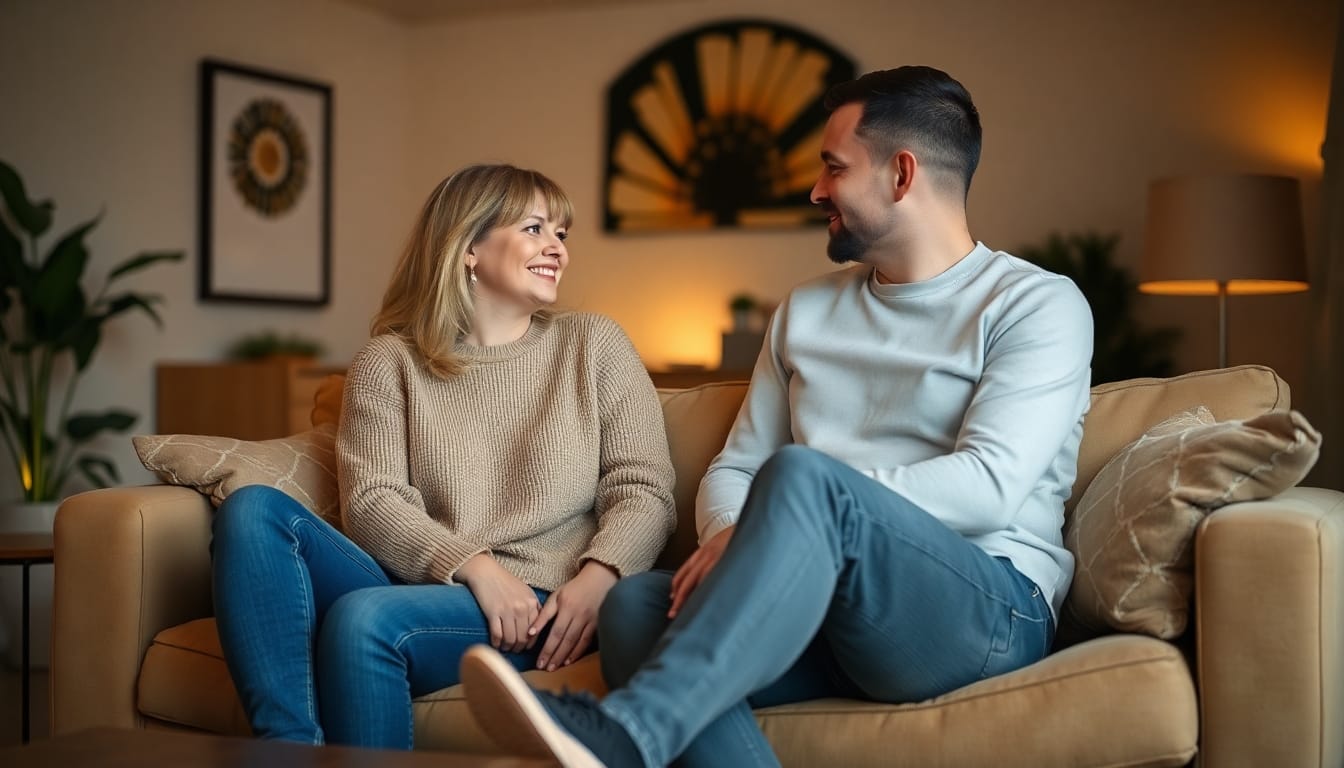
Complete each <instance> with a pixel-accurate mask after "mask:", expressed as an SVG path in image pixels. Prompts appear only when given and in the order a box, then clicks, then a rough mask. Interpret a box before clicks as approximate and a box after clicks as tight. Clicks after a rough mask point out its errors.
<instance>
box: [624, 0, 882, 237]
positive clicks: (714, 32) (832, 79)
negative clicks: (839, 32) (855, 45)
mask: <svg viewBox="0 0 1344 768" xmlns="http://www.w3.org/2000/svg"><path fill="white" fill-rule="evenodd" d="M854 72H855V68H854V63H853V61H852V60H851V59H850V58H849V57H848V56H846V55H844V54H843V53H841V52H840V51H838V50H837V49H835V48H834V47H832V46H831V45H829V44H827V43H826V42H824V41H822V40H820V39H818V38H817V37H815V36H813V35H811V34H809V33H807V32H804V31H802V30H799V29H797V28H794V27H789V26H785V25H782V24H779V23H777V22H771V21H761V20H740V21H730V22H720V23H715V24H710V25H707V26H703V27H699V28H696V29H693V30H689V31H687V32H683V33H681V34H679V35H677V36H675V37H673V38H671V39H669V40H667V41H665V42H663V43H662V44H660V45H658V46H657V47H656V48H654V50H652V51H650V52H649V53H648V54H646V55H645V56H644V57H642V58H641V59H639V60H638V61H637V62H635V63H634V64H633V65H632V66H630V67H629V68H628V69H627V70H626V71H625V72H623V73H622V74H621V75H620V76H619V77H618V78H617V79H616V81H615V82H614V83H613V84H612V86H611V88H610V90H609V91H608V125H607V156H606V176H605V179H606V183H605V189H604V202H605V206H604V208H605V216H604V227H605V228H606V229H607V230H608V231H613V232H641V231H657V230H685V229H708V228H713V227H794V226H801V225H805V224H812V223H820V222H822V221H824V218H823V217H822V216H821V215H820V213H819V211H817V210H816V209H815V206H813V205H811V203H810V201H809V200H808V193H809V191H810V190H811V188H812V184H813V182H814V181H815V180H816V175H817V170H818V168H819V160H818V154H819V152H820V148H821V132H822V128H823V127H824V126H825V123H826V111H825V108H824V107H823V105H822V98H823V96H824V95H825V93H826V89H827V88H829V87H830V86H831V85H833V84H835V83H838V82H842V81H844V80H849V79H852V78H853V77H854Z"/></svg>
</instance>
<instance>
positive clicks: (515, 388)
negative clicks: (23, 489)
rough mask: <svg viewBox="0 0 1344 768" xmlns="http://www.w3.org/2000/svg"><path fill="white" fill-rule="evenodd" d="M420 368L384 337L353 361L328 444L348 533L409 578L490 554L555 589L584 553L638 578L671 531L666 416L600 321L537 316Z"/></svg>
mask: <svg viewBox="0 0 1344 768" xmlns="http://www.w3.org/2000/svg"><path fill="white" fill-rule="evenodd" d="M457 351H458V353H459V354H461V355H463V357H464V358H465V359H467V360H468V361H469V363H468V366H467V368H466V370H465V371H464V372H463V373H461V374H459V375H457V376H453V377H451V378H449V379H441V378H437V377H435V376H433V375H432V374H430V373H429V372H428V371H427V370H426V369H425V368H424V366H423V365H422V364H421V362H420V358H419V355H418V354H417V353H416V352H415V351H414V350H413V349H412V348H411V347H410V346H408V345H407V344H406V343H404V342H403V341H401V340H400V339H398V338H397V337H395V336H391V335H383V336H377V337H375V338H373V339H372V340H370V341H369V343H368V344H367V345H365V347H364V349H363V350H361V351H360V352H359V354H358V355H357V356H356V357H355V359H354V361H353V362H352V363H351V364H350V369H349V371H348V373H347V378H346V384H345V396H344V404H343V411H342V417H341V426H340V432H339V435H338V438H337V443H336V454H337V459H338V466H339V471H338V473H337V475H338V477H339V481H340V489H341V494H340V495H341V514H342V516H343V518H344V523H345V531H346V533H347V535H349V536H350V538H351V539H353V540H354V541H355V543H357V544H359V546H361V547H363V548H364V549H365V550H366V551H367V552H369V553H370V554H371V555H373V556H374V557H375V558H377V560H378V561H379V562H380V563H382V565H383V566H384V567H385V568H387V569H388V570H389V571H391V572H392V573H394V574H396V575H397V576H398V577H399V578H401V579H403V580H405V581H406V582H409V583H412V584H415V583H452V582H453V575H454V574H455V573H456V572H457V569H458V568H459V567H461V566H462V564H463V563H465V562H466V561H467V560H468V559H469V558H471V557H472V556H473V555H476V554H478V553H480V552H490V553H491V554H492V555H493V556H494V558H495V559H496V560H498V561H499V563H500V564H501V565H503V566H504V568H506V569H507V570H508V571H509V572H510V573H512V574H514V575H515V576H517V577H518V578H519V579H521V580H522V581H524V582H526V583H528V584H531V585H532V586H534V587H540V588H542V589H547V590H554V589H556V588H558V587H559V586H561V585H562V584H564V583H565V582H566V581H568V580H569V579H571V578H573V576H574V575H575V574H576V573H577V572H578V569H579V567H580V566H581V565H582V563H583V561H585V560H587V559H592V560H597V561H598V562H601V563H604V564H606V565H609V566H612V567H613V568H615V569H616V570H617V571H618V572H619V573H620V574H621V575H625V574H629V573H635V572H638V571H642V570H646V569H648V568H649V567H650V566H651V565H652V564H653V561H654V559H655V558H656V557H657V555H658V553H659V551H660V550H661V549H662V547H663V544H664V543H665V542H666V541H667V537H668V536H669V535H670V534H671V532H672V528H673V526H674V525H675V524H676V513H675V510H674V506H673V501H672V484H673V474H672V461H671V458H670V457H669V455H668V449H667V436H666V434H665V431H664V427H663V414H662V409H661V407H660V405H659V402H658V396H657V394H656V393H655V392H654V389H653V384H652V383H651V382H650V381H649V376H648V373H647V372H646V371H645V369H644V366H643V364H642V363H641V362H640V359H639V356H638V355H637V354H636V353H635V349H634V346H633V345H631V343H630V340H629V339H628V338H627V337H626V335H625V333H624V332H623V331H622V330H621V329H620V327H619V326H617V325H616V324H615V323H614V322H612V321H611V320H608V319H607V318H605V317H601V316H599V315H591V314H584V313H572V314H564V315H560V316H558V317H555V318H548V317H546V316H537V317H535V318H534V319H533V321H532V325H531V327H530V328H529V329H528V331H527V333H526V334H524V335H523V337H522V338H521V339H519V340H518V341H515V342H512V343H509V344H502V345H499V346H493V347H472V346H468V345H465V344H459V345H458V347H457Z"/></svg>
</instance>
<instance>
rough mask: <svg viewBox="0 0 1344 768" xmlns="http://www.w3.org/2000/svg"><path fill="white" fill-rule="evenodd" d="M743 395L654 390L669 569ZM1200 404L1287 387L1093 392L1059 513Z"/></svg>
mask: <svg viewBox="0 0 1344 768" xmlns="http://www.w3.org/2000/svg"><path fill="white" fill-rule="evenodd" d="M344 383H345V381H344V377H342V376H329V377H328V378H327V380H326V381H324V382H323V383H322V385H321V386H320V387H319V388H318V392H317V396H316V398H315V401H314V407H313V424H314V426H316V425H318V424H321V423H324V422H335V421H336V420H337V419H338V418H339V416H340V399H341V387H342V386H343V385H344ZM746 393H747V383H746V382H725V383H716V384H702V385H701V386H698V387H693V388H691V389H664V390H659V391H658V396H659V398H660V399H661V400H662V405H663V416H664V419H665V420H666V422H667V443H668V449H669V450H670V452H671V454H672V465H673V467H674V469H675V470H676V478H677V480H676V483H677V484H676V490H675V494H674V495H675V498H676V502H677V529H676V532H675V533H673V535H672V539H671V540H670V541H669V542H668V544H667V547H666V548H665V549H664V550H663V553H662V555H661V556H660V557H659V559H658V567H661V568H675V567H676V566H677V565H679V564H680V563H681V562H682V561H683V560H685V559H686V557H687V556H688V555H689V554H690V553H691V552H692V551H693V550H694V549H695V546H696V530H695V494H696V491H697V489H698V488H699V486H700V478H701V477H702V476H703V475H704V474H705V470H706V469H707V468H708V467H709V462H710V461H712V460H713V459H714V457H715V456H716V455H718V453H719V450H720V449H721V448H722V447H723V443H724V441H725V440H726V439H727V437H728V430H729V429H730V428H731V427H732V424H733V419H734V418H736V416H737V411H738V409H739V408H740V407H741V405H742V398H743V397H744V396H745V395H746ZM1198 405H1203V406H1205V407H1207V408H1208V409H1209V410H1210V411H1211V412H1212V413H1213V415H1214V417H1215V418H1217V419H1218V420H1219V421H1225V420H1227V419H1249V418H1251V417H1254V416H1258V415H1259V414H1262V413H1265V412H1267V411H1276V410H1287V409H1288V408H1289V406H1290V398H1289V391H1288V384H1287V383H1285V382H1284V380H1283V379H1281V378H1279V376H1278V374H1276V373H1275V372H1274V371H1273V370H1272V369H1270V368H1266V367H1265V366H1262V365H1242V366H1238V367H1236V368H1222V369H1217V370H1210V371H1196V372H1194V373H1187V374H1185V375H1183V376H1176V377H1173V378H1169V379H1128V380H1126V381H1117V382H1114V383H1110V384H1101V385H1099V386H1096V387H1093V388H1092V403H1091V407H1090V409H1089V410H1088V414H1087V417H1086V420H1085V421H1084V422H1083V442H1082V445H1081V446H1080V447H1079V450H1078V478H1077V480H1076V481H1075V482H1074V486H1073V487H1074V493H1073V498H1071V499H1070V500H1069V503H1068V505H1067V508H1066V514H1067V513H1068V512H1071V511H1072V510H1073V503H1074V501H1076V500H1077V498H1078V497H1079V496H1081V495H1082V491H1083V490H1084V489H1086V488H1087V486H1088V484H1089V483H1091V482H1092V479H1093V478H1094V477H1096V475H1097V473H1098V472H1100V471H1101V468H1102V467H1103V466H1105V464H1106V462H1107V461H1109V460H1110V458H1111V457H1112V456H1114V455H1115V454H1116V453H1117V452H1118V451H1119V450H1120V449H1121V448H1123V447H1125V446H1126V445H1128V444H1129V443H1131V442H1133V441H1134V440H1136V439H1138V437H1139V436H1140V435H1142V434H1143V433H1144V432H1146V431H1147V430H1148V428H1149V427H1151V426H1153V425H1154V424H1156V423H1158V422H1159V421H1162V420H1163V419H1165V418H1167V417H1168V416H1171V415H1173V414H1176V413H1179V412H1181V411H1186V410H1190V409H1191V408H1194V407H1195V406H1198Z"/></svg>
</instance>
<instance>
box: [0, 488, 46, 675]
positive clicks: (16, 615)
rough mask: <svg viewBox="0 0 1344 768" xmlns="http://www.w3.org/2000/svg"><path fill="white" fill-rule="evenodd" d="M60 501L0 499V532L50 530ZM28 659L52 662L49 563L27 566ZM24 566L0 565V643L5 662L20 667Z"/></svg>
mask: <svg viewBox="0 0 1344 768" xmlns="http://www.w3.org/2000/svg"><path fill="white" fill-rule="evenodd" d="M58 506H60V502H59V501H0V533H51V531H52V524H53V523H54V522H55V521H56V508H57V507H58ZM28 579H29V581H28V605H29V608H30V610H31V611H32V618H31V621H30V623H29V625H28V630H29V635H28V661H29V664H30V665H31V666H32V667H33V668H34V669H41V668H46V667H47V666H49V665H50V664H51V595H52V566H51V565H50V564H43V565H32V566H29V569H28ZM22 629H23V566H20V565H6V566H0V645H3V647H4V662H5V665H6V666H8V667H9V668H10V669H19V668H20V666H21V665H22V656H23V648H22V642H23V635H22Z"/></svg>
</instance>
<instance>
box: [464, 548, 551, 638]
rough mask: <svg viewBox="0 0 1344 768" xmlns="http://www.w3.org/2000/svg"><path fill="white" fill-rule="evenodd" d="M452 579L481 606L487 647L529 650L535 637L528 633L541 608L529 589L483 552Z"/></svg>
mask: <svg viewBox="0 0 1344 768" xmlns="http://www.w3.org/2000/svg"><path fill="white" fill-rule="evenodd" d="M455 578H456V579H457V580H458V581H460V582H462V583H463V584H466V585H467V588H468V589H470V590H471V594H472V596H473V597H475V598H476V602H477V603H478V604H479V605H480V606H481V612H482V613H484V614H485V622H486V624H487V625H488V626H489V627H490V645H492V646H494V647H495V648H496V649H497V650H499V651H501V652H505V653H518V652H519V651H523V650H526V649H528V648H531V647H532V644H533V643H535V642H536V637H535V636H533V635H531V634H529V633H528V631H527V630H528V627H530V626H531V625H532V623H533V622H534V621H536V619H537V613H538V612H540V611H541V605H539V604H538V603H537V594H536V593H535V592H533V591H532V588H531V587H529V586H528V585H526V584H524V583H523V582H522V581H520V580H519V579H518V577H517V576H514V575H513V574H512V573H509V572H508V571H506V570H504V566H502V565H500V564H499V562H498V561H497V560H495V558H493V557H491V556H490V555H489V554H488V553H486V552H481V553H480V554H477V555H473V556H472V558H471V559H470V560H468V561H467V562H465V563H463V564H462V567H460V568H458V569H457V575H456V577H455Z"/></svg>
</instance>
